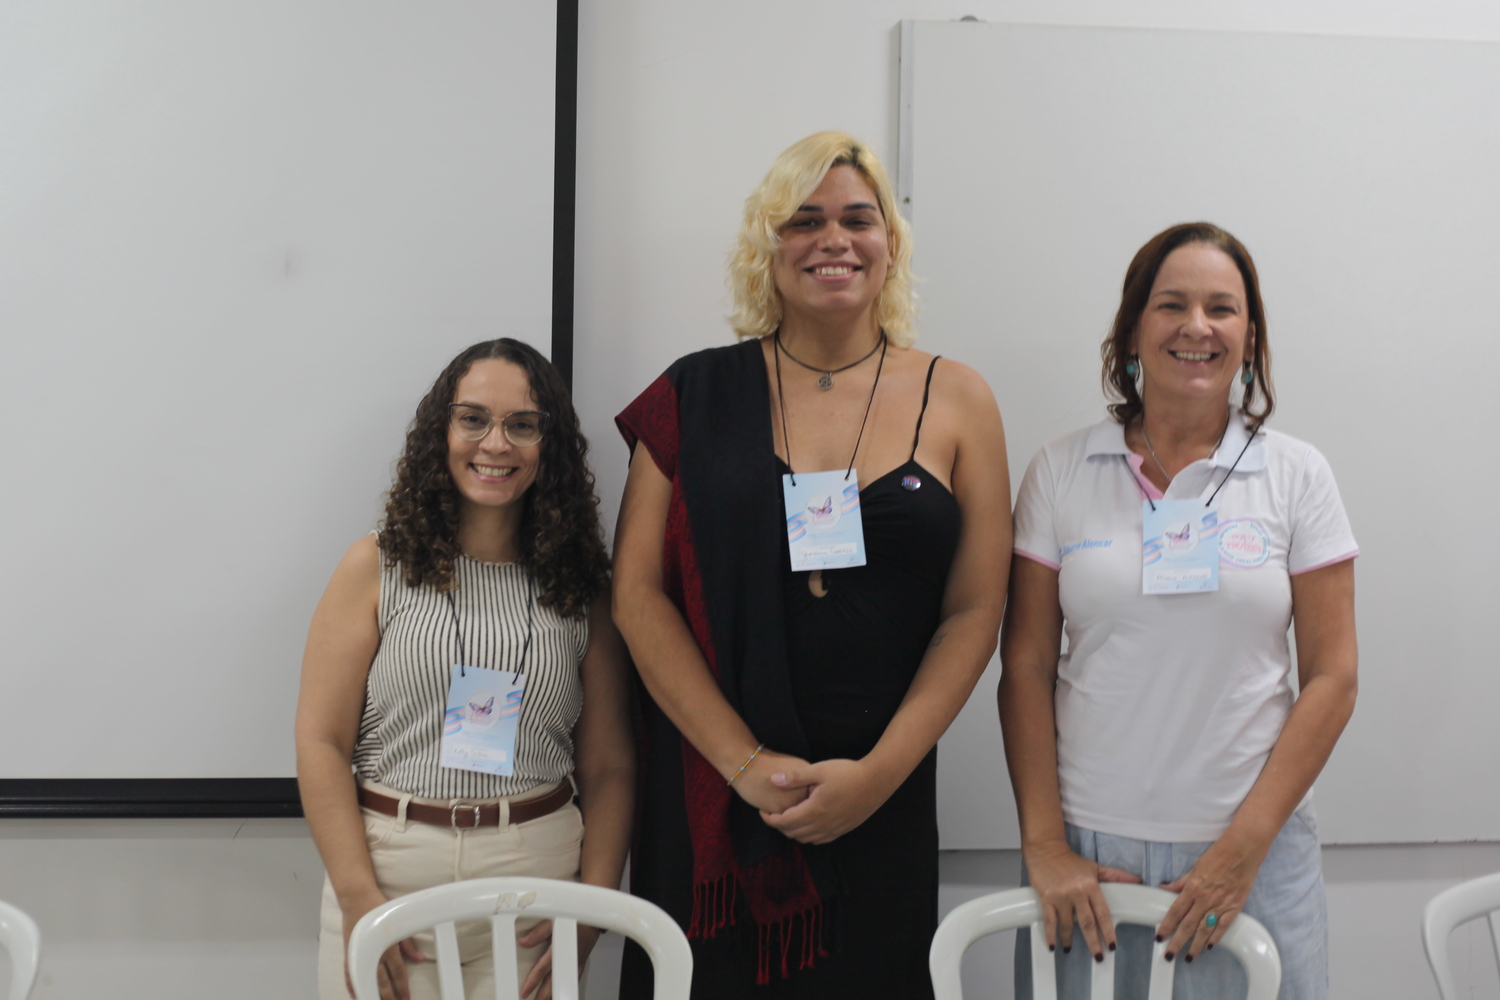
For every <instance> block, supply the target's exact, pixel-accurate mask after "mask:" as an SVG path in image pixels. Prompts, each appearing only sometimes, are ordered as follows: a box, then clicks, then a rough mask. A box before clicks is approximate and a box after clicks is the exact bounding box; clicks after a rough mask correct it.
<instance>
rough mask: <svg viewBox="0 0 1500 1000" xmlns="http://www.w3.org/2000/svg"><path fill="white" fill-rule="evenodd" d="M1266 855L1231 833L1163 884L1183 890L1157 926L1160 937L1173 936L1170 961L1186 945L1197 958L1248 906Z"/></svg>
mask: <svg viewBox="0 0 1500 1000" xmlns="http://www.w3.org/2000/svg"><path fill="white" fill-rule="evenodd" d="M1263 858H1264V854H1263V853H1257V852H1254V851H1252V850H1249V849H1247V848H1245V847H1243V846H1241V845H1239V844H1238V843H1236V842H1235V841H1234V840H1233V839H1232V838H1230V837H1220V838H1219V839H1218V840H1217V841H1215V842H1214V845H1213V846H1212V847H1210V848H1209V849H1208V850H1206V851H1204V852H1203V855H1202V856H1201V857H1200V858H1198V861H1197V863H1196V864H1194V865H1193V867H1192V870H1191V871H1189V872H1188V873H1187V874H1186V875H1184V876H1183V877H1182V878H1180V879H1178V880H1177V881H1175V882H1171V883H1167V884H1164V885H1162V888H1163V889H1166V890H1167V891H1168V892H1175V893H1177V901H1176V902H1174V903H1173V904H1172V907H1171V909H1169V910H1167V915H1166V916H1165V917H1163V918H1162V922H1161V924H1160V926H1158V927H1157V928H1156V940H1158V941H1161V940H1163V939H1164V938H1165V939H1169V943H1168V944H1167V953H1166V956H1165V957H1166V959H1167V961H1171V960H1172V959H1173V958H1175V957H1176V956H1177V955H1179V954H1183V953H1184V951H1185V953H1186V960H1187V961H1189V962H1191V961H1192V960H1193V959H1194V958H1197V957H1198V953H1199V952H1201V951H1202V950H1203V949H1204V948H1205V947H1207V948H1212V947H1213V946H1214V944H1215V943H1216V942H1217V941H1218V940H1219V938H1221V937H1223V936H1224V932H1225V931H1227V930H1228V929H1229V925H1230V924H1232V923H1234V918H1235V917H1237V916H1239V914H1240V911H1241V910H1243V909H1244V908H1245V901H1246V900H1247V899H1249V898H1250V889H1251V887H1252V886H1254V885H1255V876H1256V874H1257V873H1259V871H1260V863H1261V860H1262V859H1263ZM1209 914H1213V915H1214V917H1215V918H1216V919H1215V921H1214V926H1213V927H1209V926H1208V916H1209Z"/></svg>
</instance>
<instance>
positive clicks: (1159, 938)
mask: <svg viewBox="0 0 1500 1000" xmlns="http://www.w3.org/2000/svg"><path fill="white" fill-rule="evenodd" d="M1165 940H1166V938H1164V937H1162V936H1161V935H1160V934H1158V935H1156V943H1157V944H1161V943H1162V942H1163V941H1165Z"/></svg>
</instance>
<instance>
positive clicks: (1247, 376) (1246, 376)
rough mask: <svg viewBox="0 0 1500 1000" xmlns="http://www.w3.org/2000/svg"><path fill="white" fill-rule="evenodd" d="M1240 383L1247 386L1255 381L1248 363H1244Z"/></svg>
mask: <svg viewBox="0 0 1500 1000" xmlns="http://www.w3.org/2000/svg"><path fill="white" fill-rule="evenodd" d="M1240 381H1241V382H1243V383H1245V384H1246V385H1249V384H1250V383H1251V382H1254V381H1255V373H1254V372H1252V371H1251V370H1250V362H1248V361H1246V362H1245V370H1244V371H1243V372H1242V373H1240Z"/></svg>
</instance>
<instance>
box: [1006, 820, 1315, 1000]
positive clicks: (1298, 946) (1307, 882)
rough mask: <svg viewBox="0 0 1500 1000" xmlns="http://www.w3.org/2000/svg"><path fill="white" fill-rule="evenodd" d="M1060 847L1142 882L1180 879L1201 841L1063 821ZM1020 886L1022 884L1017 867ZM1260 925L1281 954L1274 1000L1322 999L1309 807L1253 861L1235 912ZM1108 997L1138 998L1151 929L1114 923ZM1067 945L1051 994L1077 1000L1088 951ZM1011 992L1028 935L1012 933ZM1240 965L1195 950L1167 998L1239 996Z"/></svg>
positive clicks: (1145, 979) (1020, 987)
mask: <svg viewBox="0 0 1500 1000" xmlns="http://www.w3.org/2000/svg"><path fill="white" fill-rule="evenodd" d="M1067 835H1068V846H1069V847H1071V848H1073V850H1074V851H1076V852H1077V853H1078V854H1079V855H1080V856H1081V857H1085V858H1088V859H1090V860H1092V861H1097V862H1098V863H1099V864H1101V865H1108V866H1109V867H1111V868H1119V869H1121V870H1122V871H1127V872H1132V873H1134V874H1136V875H1139V876H1140V877H1141V879H1142V880H1143V881H1144V882H1145V883H1146V885H1160V884H1162V883H1163V882H1175V881H1176V880H1177V879H1179V878H1181V877H1182V876H1183V875H1186V874H1187V873H1188V871H1189V870H1190V869H1191V868H1192V867H1193V865H1194V863H1196V862H1197V860H1198V857H1199V855H1201V854H1202V853H1203V852H1204V851H1206V850H1208V849H1209V847H1211V846H1212V842H1208V843H1192V844H1159V843H1154V842H1152V841H1146V840H1132V839H1130V838H1129V837H1114V836H1110V835H1109V834H1106V833H1095V832H1094V831H1092V830H1083V829H1080V828H1078V827H1076V826H1074V825H1073V824H1071V823H1069V824H1067ZM1021 878H1022V884H1029V882H1028V881H1027V879H1026V873H1025V870H1024V869H1023V870H1022V873H1021ZM1244 912H1246V913H1248V914H1249V915H1250V916H1252V917H1254V918H1255V919H1256V920H1259V921H1260V922H1261V923H1263V924H1265V925H1266V929H1267V930H1268V931H1270V932H1271V937H1272V938H1273V939H1274V940H1275V942H1276V950H1277V951H1278V952H1280V954H1281V993H1280V994H1279V1000H1327V997H1328V903H1327V900H1326V898H1325V897H1324V895H1323V859H1322V854H1321V851H1320V849H1319V847H1318V826H1317V821H1316V820H1315V819H1314V818H1313V812H1312V807H1311V806H1310V805H1309V806H1305V807H1304V808H1302V809H1299V810H1297V811H1296V812H1295V813H1293V814H1292V818H1291V819H1289V820H1287V822H1286V826H1284V827H1282V828H1281V832H1280V833H1278V834H1277V835H1276V839H1275V841H1273V842H1272V844H1271V850H1270V852H1269V853H1268V854H1267V855H1266V860H1265V861H1264V862H1263V863H1262V864H1261V866H1260V873H1259V875H1257V876H1256V879H1255V885H1254V887H1253V888H1252V889H1251V890H1250V898H1249V900H1247V901H1246V903H1245V911H1244ZM1116 940H1117V941H1118V945H1119V948H1118V951H1117V952H1116V953H1115V996H1116V997H1118V998H1120V1000H1145V997H1146V990H1147V986H1148V984H1149V983H1150V981H1151V949H1152V945H1153V944H1154V933H1153V928H1150V927H1140V926H1136V925H1132V924H1123V925H1120V926H1119V927H1117V929H1116ZM1073 941H1074V945H1073V950H1072V951H1071V952H1070V953H1069V954H1066V955H1064V954H1063V951H1062V949H1061V948H1059V949H1057V995H1058V997H1059V998H1061V1000H1087V998H1088V996H1089V983H1090V979H1091V977H1092V976H1093V964H1094V959H1093V956H1092V955H1090V954H1089V949H1088V947H1087V946H1086V945H1082V939H1081V937H1080V932H1079V931H1078V929H1077V928H1076V927H1075V928H1074V930H1073ZM1015 968H1016V998H1017V1000H1031V933H1030V931H1028V930H1024V929H1023V930H1020V931H1018V932H1017V933H1016V966H1015ZM1246 988H1247V987H1246V983H1245V971H1244V969H1243V968H1241V966H1240V963H1239V961H1238V960H1237V959H1236V958H1235V957H1234V956H1233V955H1231V954H1229V953H1228V952H1227V951H1225V950H1224V949H1222V948H1215V949H1214V950H1213V951H1204V952H1202V953H1200V954H1199V955H1198V957H1197V959H1195V960H1194V961H1193V963H1192V964H1191V965H1189V964H1187V963H1185V962H1183V960H1182V959H1181V958H1178V959H1177V977H1176V985H1175V987H1174V988H1173V990H1172V997H1173V1000H1239V998H1242V997H1244V995H1245V991H1246Z"/></svg>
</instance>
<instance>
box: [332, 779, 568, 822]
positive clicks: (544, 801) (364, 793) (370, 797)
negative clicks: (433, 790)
mask: <svg viewBox="0 0 1500 1000" xmlns="http://www.w3.org/2000/svg"><path fill="white" fill-rule="evenodd" d="M572 801H573V784H572V782H568V781H564V782H563V783H562V784H561V785H558V786H557V788H555V789H553V790H552V791H550V792H548V793H547V794H546V795H543V796H541V797H540V798H535V799H526V800H524V801H522V802H512V803H511V804H510V821H511V822H512V823H526V822H529V821H530V820H534V819H540V818H541V817H543V816H546V815H547V814H549V813H555V812H557V811H558V810H559V809H561V808H562V807H563V806H565V805H567V804H568V803H570V802H572ZM359 804H360V805H362V806H364V807H365V808H366V809H373V810H375V811H376V812H378V813H384V814H385V815H387V816H397V815H400V812H401V800H400V799H398V798H393V797H392V796H389V795H382V794H380V793H379V792H377V791H374V790H373V789H369V788H360V790H359ZM406 818H407V819H414V820H416V821H417V822H419V823H430V824H432V825H433V826H446V827H451V828H453V829H455V830H474V829H478V828H479V827H481V826H499V825H500V806H499V805H498V804H495V803H491V804H490V805H483V806H482V805H464V804H462V803H460V804H459V805H456V806H429V805H423V804H422V803H420V802H408V803H407V804H406Z"/></svg>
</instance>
